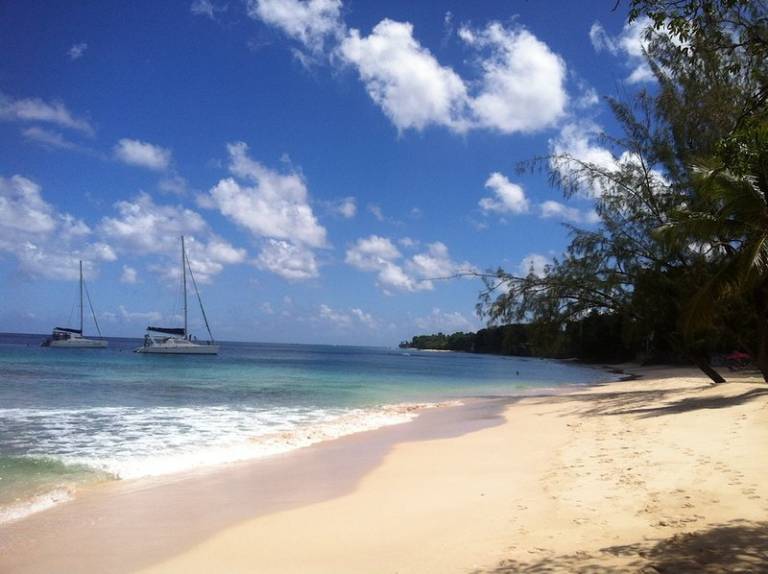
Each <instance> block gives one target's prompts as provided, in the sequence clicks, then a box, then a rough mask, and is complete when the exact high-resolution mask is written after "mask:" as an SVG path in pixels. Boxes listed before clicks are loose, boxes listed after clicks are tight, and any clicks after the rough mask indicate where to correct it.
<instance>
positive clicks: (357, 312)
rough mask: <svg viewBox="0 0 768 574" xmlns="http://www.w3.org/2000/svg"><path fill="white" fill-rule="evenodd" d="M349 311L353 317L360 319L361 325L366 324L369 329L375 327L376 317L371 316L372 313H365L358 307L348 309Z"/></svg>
mask: <svg viewBox="0 0 768 574" xmlns="http://www.w3.org/2000/svg"><path fill="white" fill-rule="evenodd" d="M349 312H350V313H351V314H352V316H353V317H355V318H356V319H357V320H358V321H360V322H361V323H362V324H363V325H367V326H368V327H370V328H371V329H373V328H375V327H376V324H377V322H376V319H374V318H373V315H371V314H370V313H366V312H365V311H363V310H362V309H360V308H357V307H355V308H353V309H350V310H349Z"/></svg>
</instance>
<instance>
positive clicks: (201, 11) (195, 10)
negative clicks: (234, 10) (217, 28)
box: [189, 0, 227, 20]
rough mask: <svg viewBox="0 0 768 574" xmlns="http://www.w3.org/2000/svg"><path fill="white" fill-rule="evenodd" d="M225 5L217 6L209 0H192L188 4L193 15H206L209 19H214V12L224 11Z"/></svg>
mask: <svg viewBox="0 0 768 574" xmlns="http://www.w3.org/2000/svg"><path fill="white" fill-rule="evenodd" d="M226 9H227V5H226V4H224V5H222V6H219V5H217V4H214V3H213V2H211V0H194V1H193V2H192V4H190V6H189V11H190V12H192V14H194V15H195V16H207V17H208V18H210V19H211V20H215V19H216V12H224V11H225V10H226Z"/></svg>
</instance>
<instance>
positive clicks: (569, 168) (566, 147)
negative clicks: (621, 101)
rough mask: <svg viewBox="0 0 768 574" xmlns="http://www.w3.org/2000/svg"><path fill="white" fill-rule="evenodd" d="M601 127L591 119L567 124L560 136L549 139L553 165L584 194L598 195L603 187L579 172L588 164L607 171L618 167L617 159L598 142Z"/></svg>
mask: <svg viewBox="0 0 768 574" xmlns="http://www.w3.org/2000/svg"><path fill="white" fill-rule="evenodd" d="M600 133H601V130H600V128H599V126H597V124H595V123H593V122H589V121H583V122H571V123H568V124H565V125H564V126H563V127H562V129H561V130H560V133H559V135H558V136H557V137H556V138H554V139H552V140H550V142H549V145H550V149H551V151H552V159H551V160H550V166H551V167H552V169H553V170H555V171H557V172H558V173H559V174H560V176H561V177H563V179H564V180H565V181H566V182H568V183H569V184H573V185H574V186H576V187H578V188H580V191H581V193H582V195H585V196H588V197H599V196H600V195H601V194H602V193H603V188H602V186H601V184H600V182H599V181H589V180H588V179H586V178H584V177H583V175H582V174H581V173H580V171H581V168H582V166H583V165H585V164H589V165H592V166H594V167H596V168H598V169H599V170H603V171H604V172H606V173H608V172H611V171H613V170H615V169H616V168H617V166H618V164H617V158H616V157H614V155H613V154H612V153H611V151H610V150H608V149H607V148H605V147H603V146H602V145H600V143H599V142H598V139H599V136H600Z"/></svg>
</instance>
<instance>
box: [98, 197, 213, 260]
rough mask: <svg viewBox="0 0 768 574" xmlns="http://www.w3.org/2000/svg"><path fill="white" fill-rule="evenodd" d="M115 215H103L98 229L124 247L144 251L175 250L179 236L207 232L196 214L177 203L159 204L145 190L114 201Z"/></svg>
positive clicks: (144, 252)
mask: <svg viewBox="0 0 768 574" xmlns="http://www.w3.org/2000/svg"><path fill="white" fill-rule="evenodd" d="M115 208H116V209H117V212H118V216H117V217H104V218H103V219H102V220H101V225H100V230H101V232H102V233H103V234H104V235H106V236H107V237H109V238H111V239H113V240H114V241H115V242H116V243H117V244H118V245H119V246H121V247H122V248H123V249H125V250H128V251H132V252H138V253H142V254H147V253H169V252H174V251H176V252H178V250H179V236H181V235H195V234H200V233H205V232H207V229H208V226H207V224H206V222H205V220H204V219H203V218H202V217H201V216H200V214H199V213H197V212H195V211H192V210H191V209H187V208H184V207H181V206H176V205H158V204H156V203H155V202H154V201H153V200H152V197H151V196H149V195H148V194H146V193H140V194H139V195H137V196H136V197H135V198H134V199H133V200H123V201H118V202H117V203H116V204H115Z"/></svg>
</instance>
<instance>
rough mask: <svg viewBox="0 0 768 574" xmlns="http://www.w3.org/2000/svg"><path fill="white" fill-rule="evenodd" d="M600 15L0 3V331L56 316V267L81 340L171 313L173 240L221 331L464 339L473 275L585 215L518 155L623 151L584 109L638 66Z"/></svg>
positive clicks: (283, 1)
mask: <svg viewBox="0 0 768 574" xmlns="http://www.w3.org/2000/svg"><path fill="white" fill-rule="evenodd" d="M614 4H615V2H614V0H589V1H583V2H571V1H566V0H560V1H552V2H546V3H543V2H535V1H533V0H527V1H526V0H505V1H491V0H488V1H484V2H459V1H446V2H413V1H402V2H401V1H391V2H386V3H385V2H371V1H363V0H345V1H343V2H342V0H218V1H213V0H194V1H190V0H183V1H178V2H174V1H167V2H155V1H142V0H136V1H134V2H130V3H118V2H82V3H59V2H47V1H37V0H25V1H24V2H4V3H2V4H0V52H1V53H2V54H3V58H2V59H0V331H9V332H32V333H44V332H48V331H50V329H51V328H53V327H54V326H66V325H67V324H68V325H70V326H72V325H74V324H75V317H76V314H77V309H76V307H75V305H76V294H77V288H78V284H77V279H78V271H77V268H78V260H83V261H84V267H85V273H86V280H87V285H88V290H89V293H90V295H91V299H92V302H93V304H94V308H95V312H96V316H97V318H98V320H99V324H100V327H101V329H102V331H103V332H104V334H105V335H110V336H137V337H140V336H142V335H143V332H144V329H145V327H146V326H147V324H148V323H164V324H167V325H169V326H172V325H174V324H177V323H178V321H179V312H180V297H179V272H180V270H179V260H180V240H179V237H180V236H181V235H184V236H185V237H186V240H187V245H188V255H189V258H190V265H191V267H192V271H193V273H194V274H195V278H196V280H197V282H198V283H199V288H200V291H201V294H202V298H203V302H204V305H205V308H206V312H207V314H208V317H209V319H210V322H211V326H212V330H213V334H214V336H215V337H216V338H217V339H219V340H239V341H263V342H293V343H330V344H359V345H395V344H397V343H398V342H399V341H400V340H403V339H406V338H410V337H412V336H413V335H415V334H420V333H427V332H437V331H444V332H453V331H458V330H464V331H466V330H475V329H477V328H480V327H482V326H483V322H482V320H480V319H479V318H478V317H477V316H476V314H475V304H476V302H477V296H478V293H479V292H480V291H481V290H482V288H483V285H482V283H481V281H479V280H478V279H477V278H472V277H471V274H472V273H478V272H483V271H486V270H488V269H495V268H497V267H499V266H501V267H503V268H505V269H506V270H508V271H510V272H514V273H517V274H520V273H522V274H525V273H528V272H529V271H533V272H535V273H542V272H543V270H544V267H545V265H546V263H547V262H548V261H551V260H552V258H553V257H557V256H559V255H560V254H561V253H562V252H563V250H564V248H565V247H566V245H567V243H568V228H567V227H566V226H565V225H564V224H574V225H578V226H582V227H590V226H595V225H596V222H597V217H596V214H595V212H594V199H595V196H596V195H597V194H599V190H586V191H585V192H584V193H581V194H579V195H578V196H577V197H572V198H569V199H565V198H564V197H563V194H562V192H561V191H559V190H557V189H554V188H552V187H551V186H550V185H549V184H548V179H547V177H546V174H544V173H539V172H530V173H523V174H520V173H519V172H518V170H516V166H517V165H518V163H519V162H521V161H525V160H529V159H532V158H535V157H547V156H548V155H551V154H567V155H568V157H572V158H574V159H575V160H580V161H590V162H593V163H597V164H598V165H612V164H614V163H615V162H617V161H622V158H621V157H620V156H617V155H616V154H615V152H614V151H612V150H610V149H607V148H605V147H603V144H601V143H600V140H599V137H598V136H599V134H600V133H601V132H603V131H605V132H608V133H611V132H613V133H615V130H616V129H617V128H616V125H615V122H614V121H613V120H612V117H611V113H610V111H609V110H608V108H607V105H606V102H605V97H606V96H609V97H620V98H628V97H631V94H632V93H634V92H635V91H637V90H639V89H642V88H644V87H647V86H648V85H649V84H650V83H651V82H653V79H652V75H651V74H650V71H649V69H648V67H647V66H646V65H645V64H644V63H643V59H642V53H643V52H642V45H643V39H642V38H643V36H642V29H643V27H644V25H645V23H644V22H643V21H640V22H636V23H633V24H629V25H628V24H627V23H626V5H620V6H619V7H618V9H616V10H613V8H614ZM556 169H558V170H563V171H567V170H568V165H560V164H558V166H556ZM462 274H463V275H464V276H465V277H466V276H469V278H454V279H445V278H446V277H452V276H456V275H462ZM190 308H191V309H192V311H195V307H194V306H190ZM190 324H191V326H192V329H193V332H195V334H197V335H198V336H201V335H203V331H202V330H201V318H200V316H199V313H194V312H193V313H192V314H191V317H190ZM93 331H94V327H93V326H92V325H91V324H89V323H88V322H86V332H91V333H92V332H93Z"/></svg>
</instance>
